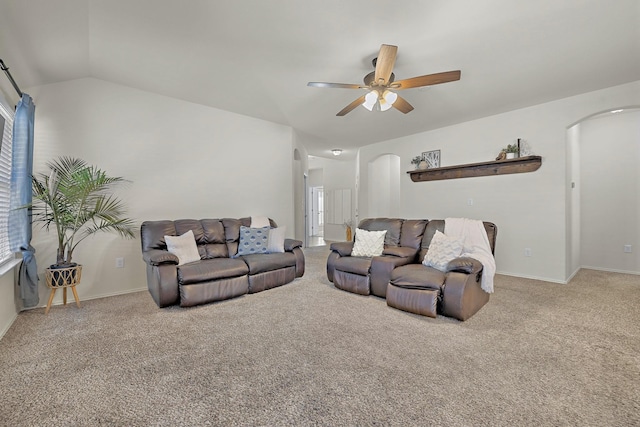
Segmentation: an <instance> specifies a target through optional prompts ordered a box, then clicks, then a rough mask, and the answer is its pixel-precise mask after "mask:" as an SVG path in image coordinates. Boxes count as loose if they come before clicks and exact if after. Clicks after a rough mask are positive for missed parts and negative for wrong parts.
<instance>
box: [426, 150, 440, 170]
mask: <svg viewBox="0 0 640 427" xmlns="http://www.w3.org/2000/svg"><path fill="white" fill-rule="evenodd" d="M422 158H423V159H424V161H425V162H427V169H434V168H439V167H440V150H432V151H425V152H424V153H422Z"/></svg>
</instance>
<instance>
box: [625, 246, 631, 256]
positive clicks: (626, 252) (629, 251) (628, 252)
mask: <svg viewBox="0 0 640 427" xmlns="http://www.w3.org/2000/svg"><path fill="white" fill-rule="evenodd" d="M631 252H632V251H631V245H624V253H625V254H630V253H631Z"/></svg>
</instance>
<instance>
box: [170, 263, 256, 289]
mask: <svg viewBox="0 0 640 427" xmlns="http://www.w3.org/2000/svg"><path fill="white" fill-rule="evenodd" d="M248 272H249V269H248V268H247V265H246V264H245V263H244V262H243V261H242V260H239V259H231V258H215V259H204V260H200V261H198V262H193V263H191V264H185V265H181V266H179V267H178V283H180V284H181V285H188V284H190V283H200V282H206V281H210V280H217V279H226V278H229V277H238V276H242V275H245V274H247V273H248Z"/></svg>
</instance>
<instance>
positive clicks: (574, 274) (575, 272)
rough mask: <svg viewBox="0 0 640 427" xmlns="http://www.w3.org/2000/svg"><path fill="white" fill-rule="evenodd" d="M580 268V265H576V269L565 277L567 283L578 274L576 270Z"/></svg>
mask: <svg viewBox="0 0 640 427" xmlns="http://www.w3.org/2000/svg"><path fill="white" fill-rule="evenodd" d="M581 268H582V267H578V268H577V269H576V271H574V272H573V274H571V275H570V276H569V277H567V283H569V282H570V281H571V279H573V278H574V277H575V276H576V274H578V272H579V271H580V269H581Z"/></svg>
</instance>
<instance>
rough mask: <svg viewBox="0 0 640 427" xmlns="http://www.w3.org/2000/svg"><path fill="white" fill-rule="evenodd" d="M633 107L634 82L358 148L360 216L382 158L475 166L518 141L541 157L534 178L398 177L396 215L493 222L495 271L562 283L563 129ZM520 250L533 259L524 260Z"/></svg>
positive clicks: (639, 88) (637, 91) (637, 97)
mask: <svg viewBox="0 0 640 427" xmlns="http://www.w3.org/2000/svg"><path fill="white" fill-rule="evenodd" d="M638 103H640V81H636V82H634V83H630V84H626V85H621V86H616V87H612V88H608V89H604V90H600V91H596V92H590V93H587V94H582V95H578V96H573V97H570V98H565V99H562V100H558V101H553V102H549V103H545V104H541V105H537V106H533V107H529V108H524V109H520V110H515V111H511V112H507V113H503V114H499V115H495V116H491V117H486V118H482V119H478V120H474V121H470V122H466V123H461V124H458V125H454V126H450V127H446V128H441V129H437V130H433V131H430V132H424V133H420V134H416V135H411V136H407V137H403V138H398V139H394V140H389V141H384V142H381V143H378V144H373V145H369V146H366V147H363V148H362V149H361V150H360V156H359V165H358V166H359V169H360V189H359V193H358V197H359V200H358V206H360V218H366V217H367V216H368V212H367V209H368V200H367V197H368V194H369V185H370V183H369V182H368V172H367V168H368V164H369V162H370V161H372V160H373V159H375V158H376V157H378V156H380V155H381V154H387V153H393V154H397V155H399V156H400V158H401V159H402V162H401V164H402V166H403V167H404V171H408V170H410V169H411V165H410V160H411V158H412V157H414V156H416V155H419V154H421V153H422V152H423V151H427V150H435V149H440V150H441V165H442V166H449V165H457V164H465V163H474V162H481V161H488V160H493V159H494V158H495V157H496V155H497V154H498V151H499V150H500V149H501V148H502V147H504V146H506V145H507V144H509V143H513V142H515V141H516V139H517V138H522V139H524V140H525V141H526V142H527V143H528V144H529V145H530V146H531V148H532V150H533V152H534V154H537V155H541V156H542V157H543V162H542V166H541V168H540V169H539V170H537V171H536V172H533V173H524V174H513V175H501V176H487V177H478V178H464V179H453V180H445V181H432V182H418V183H414V182H412V181H411V179H410V178H409V176H407V174H406V173H403V177H402V178H401V199H400V212H399V213H400V216H402V217H406V218H428V219H438V218H446V217H461V216H463V217H469V218H475V219H481V220H487V221H492V222H494V223H495V224H496V225H497V227H498V239H497V246H496V261H497V267H498V271H499V272H501V273H504V274H513V275H518V276H522V277H532V278H539V279H543V280H549V281H556V282H564V281H566V279H567V270H568V268H567V260H566V257H567V248H566V245H567V242H566V235H567V233H566V215H567V203H568V202H567V200H566V191H565V185H567V177H566V143H567V142H566V138H567V128H568V127H569V125H571V124H573V123H576V122H577V121H579V120H580V119H582V118H584V117H586V116H588V115H590V114H593V113H594V112H598V111H603V110H606V109H607V108H612V107H619V106H622V105H634V104H638ZM391 113H393V111H392V112H391ZM412 114H419V111H415V112H413V113H412ZM425 119H426V120H428V118H425ZM470 198H472V199H473V205H471V206H469V205H468V204H467V200H468V199H470ZM525 248H531V250H532V255H533V256H531V257H525V256H524V249H525Z"/></svg>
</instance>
